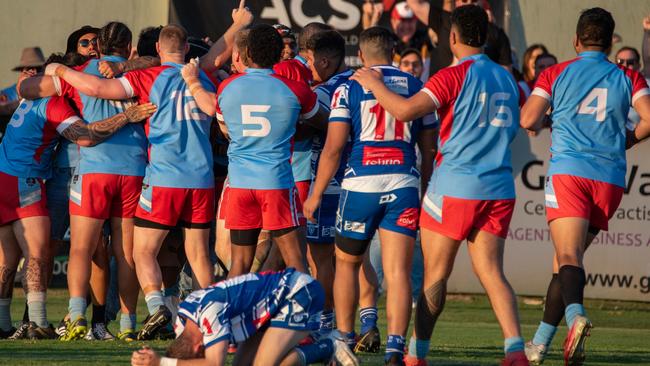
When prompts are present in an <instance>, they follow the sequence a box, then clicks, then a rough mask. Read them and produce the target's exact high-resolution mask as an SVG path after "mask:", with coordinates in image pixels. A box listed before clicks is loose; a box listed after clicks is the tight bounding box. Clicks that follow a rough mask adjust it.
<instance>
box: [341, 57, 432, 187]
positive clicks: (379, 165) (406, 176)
mask: <svg viewBox="0 0 650 366" xmlns="http://www.w3.org/2000/svg"><path fill="white" fill-rule="evenodd" d="M375 68H376V69H380V70H381V72H382V73H383V77H384V83H385V84H386V86H387V87H388V88H389V89H390V90H392V91H393V92H395V93H397V94H400V95H401V96H403V97H406V98H408V97H411V96H412V95H414V94H415V93H417V92H418V91H419V90H420V89H421V88H422V82H421V81H420V80H419V79H417V78H415V77H414V76H412V75H410V74H407V73H405V72H402V71H400V70H398V69H397V68H395V67H393V66H377V67H375ZM329 121H330V123H333V122H343V123H348V124H350V135H351V140H352V142H351V143H352V148H351V151H350V156H349V159H348V163H347V169H346V171H345V177H344V180H343V188H344V189H348V190H352V191H363V192H376V191H381V190H383V189H384V188H378V187H379V185H382V186H385V185H386V184H387V183H386V181H385V180H382V181H381V182H380V180H378V179H377V176H383V177H384V178H386V179H389V180H395V182H393V183H388V184H389V185H390V186H391V187H392V189H396V188H403V187H406V186H414V187H417V186H418V184H419V183H418V180H417V178H419V172H418V170H417V168H416V161H417V158H416V153H415V143H416V141H417V136H418V133H419V131H420V130H422V129H423V128H433V127H435V126H434V125H433V124H432V123H430V124H428V125H426V126H425V125H424V122H423V120H422V119H417V120H415V121H399V120H396V119H395V117H393V116H392V115H391V114H390V113H388V112H386V111H385V110H384V108H383V107H382V106H381V105H380V104H379V102H378V101H377V99H375V96H374V95H373V94H372V92H370V91H369V90H365V89H363V87H362V86H361V85H360V84H359V83H357V82H356V81H347V82H346V83H344V84H342V85H341V86H339V87H338V88H337V89H336V91H335V92H334V95H333V97H332V110H331V112H330V119H329ZM361 177H364V179H357V178H361ZM365 178H368V179H365ZM397 181H399V182H401V183H398V182H397ZM373 187H375V188H373Z"/></svg>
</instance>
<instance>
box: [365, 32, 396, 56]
mask: <svg viewBox="0 0 650 366" xmlns="http://www.w3.org/2000/svg"><path fill="white" fill-rule="evenodd" d="M396 44H397V37H396V36H395V34H394V33H393V32H391V31H389V30H388V29H387V28H384V27H370V28H368V29H366V30H364V31H363V32H361V34H360V35H359V48H360V49H361V52H363V53H364V54H366V55H369V56H371V57H375V58H385V59H389V60H390V59H392V57H393V50H394V49H395V45H396Z"/></svg>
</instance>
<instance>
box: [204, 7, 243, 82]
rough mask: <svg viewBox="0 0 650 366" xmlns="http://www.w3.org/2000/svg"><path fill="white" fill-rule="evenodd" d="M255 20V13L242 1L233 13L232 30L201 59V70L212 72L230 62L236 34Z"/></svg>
mask: <svg viewBox="0 0 650 366" xmlns="http://www.w3.org/2000/svg"><path fill="white" fill-rule="evenodd" d="M253 18H254V17H253V13H251V11H250V9H248V7H246V1H245V0H240V2H239V7H238V8H237V9H233V11H232V20H233V23H232V25H231V26H230V28H228V30H226V33H224V35H223V36H221V38H219V39H218V40H217V41H216V42H214V44H213V45H212V47H210V50H209V51H208V53H207V54H205V55H204V56H203V57H201V60H200V66H201V69H203V70H205V71H206V72H212V71H214V70H216V69H218V68H220V67H221V66H223V65H224V64H225V63H226V62H228V60H229V59H230V56H231V55H232V47H233V45H234V44H235V34H237V32H239V31H240V30H242V29H244V28H246V27H248V26H249V25H250V24H251V23H252V22H253Z"/></svg>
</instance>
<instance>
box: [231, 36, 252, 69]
mask: <svg viewBox="0 0 650 366" xmlns="http://www.w3.org/2000/svg"><path fill="white" fill-rule="evenodd" d="M248 33H249V30H248V29H242V30H240V31H239V32H237V33H235V44H234V45H233V47H232V69H234V70H235V71H237V72H238V73H243V72H244V71H245V70H246V68H247V67H248V64H249V62H248Z"/></svg>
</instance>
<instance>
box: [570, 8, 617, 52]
mask: <svg viewBox="0 0 650 366" xmlns="http://www.w3.org/2000/svg"><path fill="white" fill-rule="evenodd" d="M615 27H616V22H614V18H613V17H612V14H610V12H608V11H607V10H605V9H603V8H591V9H587V10H584V11H583V12H582V13H581V14H580V18H579V19H578V25H577V26H576V36H577V37H578V40H579V41H580V44H582V45H583V46H587V47H600V48H602V49H603V50H606V49H608V48H610V47H611V46H612V36H613V35H614V28H615Z"/></svg>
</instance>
